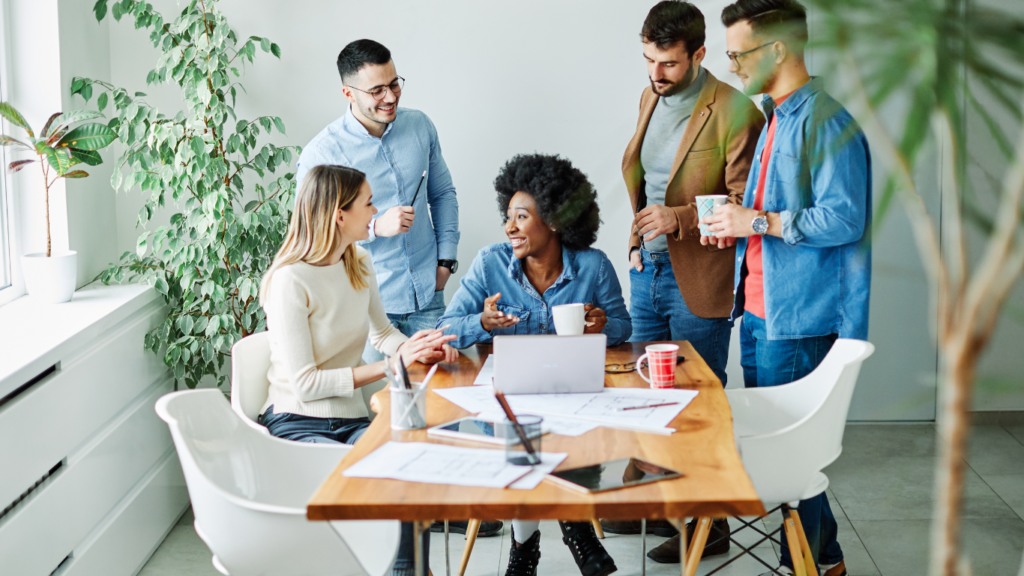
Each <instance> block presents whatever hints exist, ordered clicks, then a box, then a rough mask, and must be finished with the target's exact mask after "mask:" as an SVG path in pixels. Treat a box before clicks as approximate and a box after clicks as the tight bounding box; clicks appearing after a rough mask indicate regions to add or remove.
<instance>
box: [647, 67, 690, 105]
mask: <svg viewBox="0 0 1024 576" xmlns="http://www.w3.org/2000/svg"><path fill="white" fill-rule="evenodd" d="M696 79H697V66H695V65H690V69H689V70H687V71H686V75H684V76H683V78H682V79H681V80H679V81H678V82H676V83H675V84H670V85H669V86H668V87H667V88H664V89H663V90H662V89H659V85H658V83H657V82H655V81H654V80H651V89H652V90H654V93H655V94H657V95H658V96H661V97H662V98H666V97H668V96H675V95H676V94H679V93H680V92H682V91H683V90H686V89H687V88H689V87H690V84H693V81H694V80H696Z"/></svg>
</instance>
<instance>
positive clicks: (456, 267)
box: [452, 260, 459, 274]
mask: <svg viewBox="0 0 1024 576" xmlns="http://www.w3.org/2000/svg"><path fill="white" fill-rule="evenodd" d="M458 271H459V261H458V260H452V274H455V273H456V272H458Z"/></svg>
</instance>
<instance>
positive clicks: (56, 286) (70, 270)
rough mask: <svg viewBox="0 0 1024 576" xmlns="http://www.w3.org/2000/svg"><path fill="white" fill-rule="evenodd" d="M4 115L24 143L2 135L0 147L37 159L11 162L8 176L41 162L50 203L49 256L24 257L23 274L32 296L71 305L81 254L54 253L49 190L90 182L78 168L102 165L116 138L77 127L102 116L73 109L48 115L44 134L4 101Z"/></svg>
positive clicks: (93, 125)
mask: <svg viewBox="0 0 1024 576" xmlns="http://www.w3.org/2000/svg"><path fill="white" fill-rule="evenodd" d="M0 115H2V116H3V118H4V119H5V120H7V122H8V123H9V124H12V125H14V126H17V127H19V128H21V129H22V130H23V131H24V132H25V136H23V137H21V139H18V138H14V137H13V136H9V135H7V134H0V145H2V146H9V147H12V148H13V149H14V150H15V151H20V152H27V153H28V154H29V155H32V156H35V158H22V159H20V160H14V161H12V162H11V163H10V164H9V165H8V167H7V171H8V173H10V174H13V173H15V172H19V171H21V170H23V169H24V168H26V167H28V166H30V165H32V164H35V163H38V164H39V169H40V171H41V172H42V176H43V200H44V202H45V204H46V252H39V253H33V254H25V255H24V256H22V273H23V275H24V278H25V286H26V288H27V291H28V293H29V295H30V296H32V297H33V298H38V299H41V300H43V301H45V302H48V303H60V302H67V301H69V300H71V297H72V295H73V294H74V292H75V280H76V279H77V276H78V274H77V263H78V254H77V253H76V252H74V251H71V250H69V251H67V252H59V253H54V252H53V249H52V238H51V234H50V189H51V188H52V187H53V185H54V184H56V183H57V181H58V180H60V179H62V178H86V177H88V176H89V173H88V172H86V171H85V170H80V169H75V170H72V168H74V167H75V166H78V165H79V164H86V165H88V166H98V165H99V164H102V163H103V158H102V157H100V154H99V152H97V150H100V149H102V148H105V147H107V146H109V145H110V144H111V143H112V142H113V141H114V139H115V138H117V135H116V134H115V133H114V131H113V130H111V129H110V128H108V127H107V126H106V125H105V124H100V123H99V122H89V123H86V124H80V125H78V126H76V127H74V128H72V127H71V126H72V125H73V124H76V123H78V122H84V121H86V120H93V119H95V118H102V117H103V114H102V113H101V112H96V111H93V110H75V111H73V112H67V113H62V112H57V113H55V114H53V115H52V116H50V118H49V119H48V120H47V121H46V124H44V125H43V129H42V130H41V131H39V134H38V135H36V132H35V131H34V130H32V127H31V126H30V125H29V123H28V121H26V120H25V117H24V116H22V115H21V113H20V112H18V110H17V109H15V108H14V106H11V105H10V104H8V103H7V102H0Z"/></svg>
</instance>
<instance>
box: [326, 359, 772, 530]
mask: <svg viewBox="0 0 1024 576" xmlns="http://www.w3.org/2000/svg"><path fill="white" fill-rule="evenodd" d="M647 344H650V343H647V342H645V343H639V342H638V343H631V344H623V345H622V346H618V347H615V348H609V349H608V354H607V362H608V363H625V362H630V361H633V360H636V359H637V358H639V357H640V355H641V354H643V353H644V347H645V346H646V345H647ZM676 344H678V345H679V354H680V355H682V356H683V357H685V358H686V360H685V361H684V362H682V363H681V364H680V365H679V366H678V367H677V368H676V388H679V389H692V390H698V391H699V392H700V393H699V394H698V395H697V397H696V398H695V399H694V400H693V402H691V403H690V404H689V405H688V406H687V407H686V408H685V409H684V410H683V411H682V412H680V413H679V415H678V416H676V418H675V420H673V421H672V422H671V424H670V426H671V427H673V428H675V429H676V430H677V432H675V433H674V434H671V435H669V436H663V435H658V434H651V433H643V432H630V431H625V430H618V429H613V428H605V427H599V428H596V429H594V430H591V431H590V432H587V433H586V434H583V435H581V436H576V437H568V436H560V435H554V434H549V435H547V436H545V437H544V442H543V445H544V446H543V450H544V451H545V452H566V453H568V454H569V457H568V458H566V460H565V461H564V462H562V464H561V465H560V466H559V467H558V469H567V468H576V467H580V466H588V465H593V464H598V463H600V462H605V461H608V460H613V459H618V458H629V457H635V458H641V459H644V460H647V461H648V462H651V463H654V464H658V465H661V466H664V467H666V468H671V469H674V470H678V471H680V472H682V473H683V474H684V477H682V478H678V479H675V480H663V481H659V482H654V483H651V484H645V485H640V486H634V487H630V488H623V489H619V490H612V491H608V492H601V493H598V494H583V493H581V492H577V491H575V490H571V489H569V488H565V487H561V486H559V485H558V484H556V483H554V482H553V481H551V480H549V479H545V480H544V481H543V482H541V484H540V485H539V486H537V488H535V489H533V490H511V489H495V488H478V487H467V486H454V485H442V484H426V483H417V482H403V481H400V480H388V479H379V478H346V477H344V476H342V472H344V470H345V469H346V468H348V467H349V466H351V465H352V464H354V463H355V462H357V461H358V460H359V459H361V458H363V457H364V456H366V455H367V454H369V453H371V452H373V451H374V450H375V449H377V448H378V447H380V446H381V445H383V444H384V443H386V442H388V441H391V440H395V441H401V442H434V443H437V444H449V445H455V446H466V447H473V448H488V447H491V448H494V449H497V450H501V449H502V447H501V446H490V445H488V444H484V443H480V442H466V441H459V440H454V439H453V440H446V439H439V438H434V437H430V438H428V437H427V432H426V430H425V429H424V430H408V431H399V430H392V429H391V419H390V412H391V411H390V406H389V395H388V391H387V389H386V388H385V389H384V390H382V391H380V392H378V393H377V394H375V395H374V396H373V399H372V402H371V404H372V405H373V408H374V410H375V411H376V412H377V416H376V418H374V420H373V423H372V424H371V425H370V427H369V429H367V431H366V433H365V434H364V435H363V437H362V438H360V440H359V442H357V443H356V444H355V446H354V447H353V448H352V450H351V451H350V452H349V453H348V454H347V455H346V456H345V458H344V459H343V460H342V461H341V463H340V464H338V467H337V468H336V469H335V470H334V472H332V473H331V475H330V476H329V477H328V478H327V480H326V481H325V482H324V483H323V485H322V486H320V489H319V490H318V491H317V493H316V494H315V495H313V498H312V499H311V500H310V502H309V504H308V506H307V508H306V516H307V518H309V519H310V520H374V519H391V520H403V521H416V520H437V519H443V518H448V519H453V520H458V519H468V518H480V519H492V518H500V519H506V518H518V519H521V520H590V519H595V518H605V519H612V520H626V519H630V520H631V519H637V518H648V519H662V518H687V517H694V516H715V517H722V516H755V515H762V514H764V513H765V509H764V506H763V505H762V503H761V500H760V499H759V498H758V497H757V493H756V492H755V491H754V486H753V484H751V482H750V478H749V477H748V476H747V473H746V471H745V470H744V468H743V463H742V462H741V461H740V457H739V454H738V453H737V451H736V445H735V442H734V440H733V433H732V412H731V411H730V409H729V402H728V400H727V399H726V396H725V392H724V391H723V389H722V384H721V382H720V381H719V380H718V378H717V377H716V376H715V375H714V372H712V371H711V369H710V368H709V367H708V365H707V363H705V362H704V360H703V359H702V358H701V357H700V356H699V355H698V354H697V352H696V351H695V350H694V349H693V346H691V345H690V343H689V342H685V341H681V342H676ZM490 350H491V347H490V346H476V347H474V348H469V349H466V350H464V351H462V355H461V358H459V361H458V362H457V363H451V364H441V366H440V367H439V368H438V370H437V374H436V375H435V376H434V378H433V379H432V380H431V382H430V384H429V388H430V390H431V391H430V392H427V426H428V427H430V426H436V425H439V424H444V423H445V422H450V421H452V420H455V419H457V418H460V417H462V416H467V415H469V413H468V412H466V411H465V410H463V409H462V408H460V407H458V406H457V405H455V404H452V403H451V402H449V401H447V400H445V399H444V398H442V397H441V396H440V395H438V394H436V393H434V392H433V390H435V389H439V388H449V387H453V386H471V385H472V384H473V380H474V379H475V378H476V374H477V372H478V371H479V370H480V367H481V366H482V365H483V362H484V360H485V359H486V358H487V355H488V354H490ZM425 372H426V369H425V367H423V366H422V365H419V364H417V365H415V366H414V367H413V368H411V369H410V376H411V377H412V378H413V379H416V378H421V377H422V376H423V374H424V373H425ZM605 386H610V387H638V388H647V387H648V384H647V383H646V382H644V381H643V380H642V379H641V378H640V376H638V375H637V374H636V372H635V371H634V372H629V373H626V374H606V375H605Z"/></svg>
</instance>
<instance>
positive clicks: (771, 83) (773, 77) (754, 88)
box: [743, 69, 779, 96]
mask: <svg viewBox="0 0 1024 576" xmlns="http://www.w3.org/2000/svg"><path fill="white" fill-rule="evenodd" d="M778 77H779V71H778V69H773V70H772V71H771V72H769V73H768V74H766V75H765V76H764V77H763V78H762V79H760V80H752V81H751V82H750V84H747V85H746V86H744V87H743V93H744V94H746V95H747V96H753V95H755V94H767V93H769V92H771V91H772V88H774V87H775V82H776V81H777V80H778ZM751 78H752V77H751Z"/></svg>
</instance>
